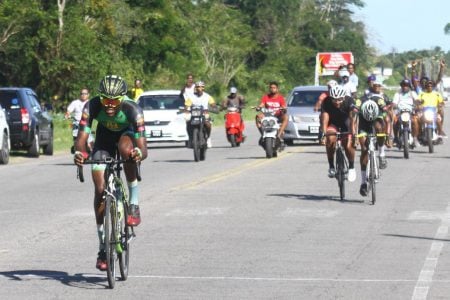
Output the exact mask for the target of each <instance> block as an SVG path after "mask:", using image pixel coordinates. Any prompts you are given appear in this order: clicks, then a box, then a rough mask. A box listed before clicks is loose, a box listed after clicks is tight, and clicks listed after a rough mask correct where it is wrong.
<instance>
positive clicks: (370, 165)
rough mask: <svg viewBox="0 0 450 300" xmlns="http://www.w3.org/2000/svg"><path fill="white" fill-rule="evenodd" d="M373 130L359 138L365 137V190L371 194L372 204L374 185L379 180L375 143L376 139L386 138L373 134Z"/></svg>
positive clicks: (373, 201) (374, 191)
mask: <svg viewBox="0 0 450 300" xmlns="http://www.w3.org/2000/svg"><path fill="white" fill-rule="evenodd" d="M374 132H375V129H374V128H372V132H371V133H368V134H363V135H359V136H366V137H367V141H366V143H367V152H368V153H367V155H368V161H367V166H366V174H367V183H368V185H367V190H368V192H371V193H372V204H375V202H376V183H377V182H378V179H379V178H380V167H379V166H378V160H377V149H376V143H377V138H379V137H386V134H385V133H374Z"/></svg>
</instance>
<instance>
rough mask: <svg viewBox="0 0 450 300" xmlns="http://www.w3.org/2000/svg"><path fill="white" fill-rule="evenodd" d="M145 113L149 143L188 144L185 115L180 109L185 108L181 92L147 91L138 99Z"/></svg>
mask: <svg viewBox="0 0 450 300" xmlns="http://www.w3.org/2000/svg"><path fill="white" fill-rule="evenodd" d="M138 104H139V106H140V107H141V108H142V110H143V111H144V121H145V132H146V138H147V142H149V143H152V142H184V143H185V144H186V142H187V141H188V139H189V137H188V134H187V131H186V121H185V119H184V114H183V113H181V112H180V110H179V108H180V107H181V106H184V100H183V98H181V97H180V91H179V90H155V91H145V92H143V93H142V94H141V96H140V97H139V99H138Z"/></svg>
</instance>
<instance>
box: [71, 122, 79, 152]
mask: <svg viewBox="0 0 450 300" xmlns="http://www.w3.org/2000/svg"><path fill="white" fill-rule="evenodd" d="M71 121H72V123H71V124H70V127H71V128H72V138H73V144H72V147H70V153H72V154H75V140H76V139H77V136H78V128H79V127H80V121H78V120H77V119H75V118H71Z"/></svg>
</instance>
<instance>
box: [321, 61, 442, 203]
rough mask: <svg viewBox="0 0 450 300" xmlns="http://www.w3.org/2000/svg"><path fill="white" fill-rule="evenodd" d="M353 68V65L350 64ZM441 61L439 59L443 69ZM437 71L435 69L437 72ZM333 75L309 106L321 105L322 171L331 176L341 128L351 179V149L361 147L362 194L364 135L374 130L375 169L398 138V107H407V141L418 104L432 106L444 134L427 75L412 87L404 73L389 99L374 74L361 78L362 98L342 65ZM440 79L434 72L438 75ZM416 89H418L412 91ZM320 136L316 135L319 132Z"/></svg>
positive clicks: (419, 119)
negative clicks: (325, 163)
mask: <svg viewBox="0 0 450 300" xmlns="http://www.w3.org/2000/svg"><path fill="white" fill-rule="evenodd" d="M351 67H352V68H354V65H353V64H351ZM444 67H445V63H444V62H443V61H441V70H442V71H443V69H444ZM442 71H441V72H440V73H439V74H440V76H441V74H442ZM336 74H337V75H338V76H339V83H338V81H335V80H330V81H329V82H328V83H327V85H328V92H326V93H324V94H323V95H321V96H320V97H319V99H318V100H317V104H316V106H315V108H314V110H316V111H317V110H319V109H320V108H321V116H320V120H321V121H320V122H321V131H322V135H323V139H324V140H325V146H326V154H327V158H328V164H329V169H328V176H329V177H330V178H334V177H335V174H336V170H335V166H334V152H335V148H336V132H337V131H339V132H345V133H346V136H345V138H344V139H343V146H344V149H345V153H346V156H347V160H348V164H349V170H348V180H349V181H350V182H353V181H355V180H356V172H355V167H354V161H355V149H356V146H357V144H359V145H360V147H361V156H360V166H361V186H360V190H359V192H360V194H361V195H362V196H367V174H366V166H367V161H368V149H367V143H366V139H367V134H368V133H376V134H377V146H378V155H379V157H378V159H379V166H380V169H385V168H386V167H387V160H386V154H385V151H386V148H391V147H392V146H393V144H394V143H395V142H397V137H398V127H399V117H398V114H397V113H396V111H398V110H397V109H398V108H399V107H404V106H409V108H410V111H411V125H412V136H413V139H414V141H413V144H412V147H415V146H417V144H418V143H419V141H418V138H419V135H420V134H421V132H420V131H421V128H422V126H421V125H422V123H423V122H424V117H423V113H422V109H423V107H429V106H432V107H435V108H436V109H437V112H438V115H437V119H436V123H437V134H438V135H439V136H440V137H441V138H445V137H446V135H445V133H444V131H443V129H442V128H443V119H444V109H443V108H444V101H443V98H442V96H441V94H440V93H439V92H437V91H435V90H434V89H435V86H436V82H434V81H433V80H430V79H429V78H427V77H423V78H422V79H421V81H420V82H421V85H420V86H415V85H414V84H413V83H412V82H411V81H410V80H409V79H407V78H405V79H403V80H402V81H401V82H400V91H398V92H397V93H396V94H395V96H394V98H393V101H391V100H390V99H389V98H388V96H387V95H386V94H384V93H383V89H382V88H383V84H382V83H381V82H380V81H379V80H377V78H376V76H375V75H370V76H368V78H367V85H368V89H367V90H365V92H364V95H363V96H362V97H358V96H357V95H356V87H355V84H354V83H353V82H352V81H351V80H350V74H349V72H348V70H347V69H345V68H342V69H341V70H339V71H338V72H336ZM438 80H440V77H438ZM415 90H419V91H420V93H419V94H418V93H416V92H415ZM321 138H322V137H321Z"/></svg>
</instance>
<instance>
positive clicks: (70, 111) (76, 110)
mask: <svg viewBox="0 0 450 300" xmlns="http://www.w3.org/2000/svg"><path fill="white" fill-rule="evenodd" d="M88 100H89V90H88V89H82V90H81V92H80V98H79V99H75V100H73V101H72V102H71V103H70V104H69V106H68V107H67V111H66V114H65V118H66V119H69V118H70V117H71V116H73V118H74V119H75V120H76V121H78V122H80V120H81V114H82V112H83V107H84V105H85V104H86V102H87V101H88Z"/></svg>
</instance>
